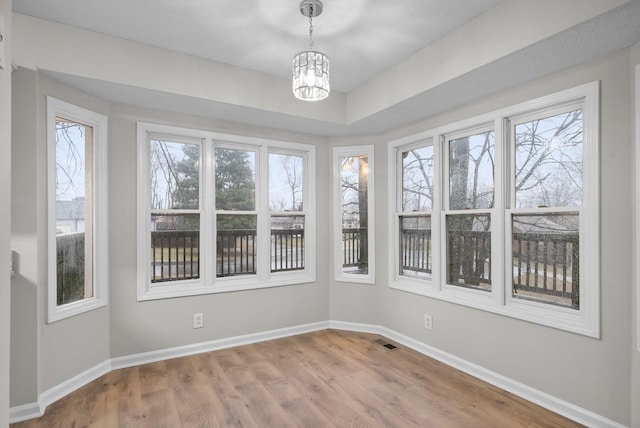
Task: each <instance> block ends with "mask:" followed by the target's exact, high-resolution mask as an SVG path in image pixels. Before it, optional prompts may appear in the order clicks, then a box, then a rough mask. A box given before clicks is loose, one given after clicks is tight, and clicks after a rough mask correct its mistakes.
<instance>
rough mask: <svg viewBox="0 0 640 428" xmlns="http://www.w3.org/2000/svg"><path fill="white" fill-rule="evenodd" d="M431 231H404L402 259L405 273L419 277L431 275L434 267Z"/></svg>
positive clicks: (401, 248)
mask: <svg viewBox="0 0 640 428" xmlns="http://www.w3.org/2000/svg"><path fill="white" fill-rule="evenodd" d="M431 252H432V248H431V230H430V229H408V228H405V229H402V242H401V244H400V258H401V264H402V271H403V272H407V271H409V272H413V273H415V274H417V275H420V274H431V271H432V269H433V266H432V254H431Z"/></svg>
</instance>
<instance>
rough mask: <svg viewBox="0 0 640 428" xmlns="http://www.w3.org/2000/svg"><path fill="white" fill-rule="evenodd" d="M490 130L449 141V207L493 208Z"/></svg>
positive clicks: (453, 208)
mask: <svg viewBox="0 0 640 428" xmlns="http://www.w3.org/2000/svg"><path fill="white" fill-rule="evenodd" d="M493 150H494V135H493V131H488V132H483V133H481V134H476V135H471V136H468V137H464V138H458V139H455V140H451V141H449V209H452V210H464V209H477V208H480V209H486V208H493V205H494V194H493V169H494V157H493Z"/></svg>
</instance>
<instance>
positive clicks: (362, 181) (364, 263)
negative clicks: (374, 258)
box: [340, 156, 369, 275]
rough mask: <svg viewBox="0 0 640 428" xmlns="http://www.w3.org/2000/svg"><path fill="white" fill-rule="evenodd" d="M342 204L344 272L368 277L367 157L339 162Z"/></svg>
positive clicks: (352, 157) (355, 157)
mask: <svg viewBox="0 0 640 428" xmlns="http://www.w3.org/2000/svg"><path fill="white" fill-rule="evenodd" d="M340 165H341V168H340V194H341V201H342V271H343V272H345V273H349V274H360V275H367V274H368V273H369V267H368V264H369V262H368V260H369V255H368V245H369V239H368V230H369V211H368V206H369V161H368V157H367V156H347V157H341V158H340Z"/></svg>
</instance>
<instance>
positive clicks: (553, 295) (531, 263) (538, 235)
mask: <svg viewBox="0 0 640 428" xmlns="http://www.w3.org/2000/svg"><path fill="white" fill-rule="evenodd" d="M512 226H513V244H512V246H513V251H512V253H513V257H512V264H513V297H516V298H520V299H528V300H534V301H537V302H543V303H550V304H553V305H559V306H566V307H570V308H574V309H580V299H579V287H580V276H579V272H580V252H579V216H578V213H552V214H544V215H539V214H531V215H514V216H513V217H512Z"/></svg>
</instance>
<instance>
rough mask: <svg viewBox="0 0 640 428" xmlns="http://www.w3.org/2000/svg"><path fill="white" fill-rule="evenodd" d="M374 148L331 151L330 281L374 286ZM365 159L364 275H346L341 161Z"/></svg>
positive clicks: (365, 147) (357, 147)
mask: <svg viewBox="0 0 640 428" xmlns="http://www.w3.org/2000/svg"><path fill="white" fill-rule="evenodd" d="M374 152H375V148H374V146H373V145H365V146H348V147H334V148H333V269H334V279H335V281H338V282H356V283H363V284H375V283H376V275H375V273H376V267H375V262H376V260H375V259H376V253H375V240H376V236H375V226H376V220H375V185H374V181H375V180H374V175H375V171H374V170H375V156H374ZM348 156H367V161H368V165H369V173H368V177H367V216H368V219H367V223H368V225H369V226H368V230H367V252H368V262H367V272H368V273H367V275H359V274H349V273H345V272H344V271H343V269H342V260H343V248H342V215H341V210H340V209H339V207H341V206H342V191H341V172H340V171H341V165H340V160H341V158H342V157H348Z"/></svg>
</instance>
